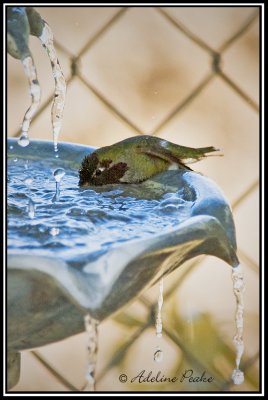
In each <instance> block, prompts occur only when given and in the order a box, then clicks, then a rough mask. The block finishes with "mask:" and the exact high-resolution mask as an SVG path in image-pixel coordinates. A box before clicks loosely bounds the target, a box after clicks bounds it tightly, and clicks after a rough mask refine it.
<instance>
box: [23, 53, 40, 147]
mask: <svg viewBox="0 0 268 400" xmlns="http://www.w3.org/2000/svg"><path fill="white" fill-rule="evenodd" d="M22 64H23V67H24V72H25V75H26V76H27V78H28V82H29V86H30V94H31V105H30V107H29V108H28V110H27V111H26V113H25V115H24V118H23V122H22V128H21V135H20V137H19V140H18V144H19V145H20V146H21V147H26V146H28V144H29V143H30V140H29V133H28V132H29V127H30V123H31V120H32V118H33V116H34V114H35V113H36V111H37V109H38V107H39V104H40V100H41V89H40V85H39V82H38V80H37V74H36V68H35V65H34V61H33V58H32V57H31V56H29V57H26V58H25V59H24V60H23V61H22Z"/></svg>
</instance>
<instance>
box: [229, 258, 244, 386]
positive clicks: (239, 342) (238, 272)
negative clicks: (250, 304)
mask: <svg viewBox="0 0 268 400" xmlns="http://www.w3.org/2000/svg"><path fill="white" fill-rule="evenodd" d="M232 280H233V290H234V295H235V298H236V313H235V323H236V334H235V336H234V339H233V341H234V345H235V348H236V368H235V369H234V370H233V373H232V380H233V382H234V384H235V385H240V384H241V383H243V382H244V373H243V371H241V370H240V369H239V366H240V361H241V358H242V355H243V352H244V341H243V325H244V324H243V322H244V321H243V313H244V299H243V292H244V290H245V283H244V274H243V270H242V267H241V265H238V266H237V267H234V268H232Z"/></svg>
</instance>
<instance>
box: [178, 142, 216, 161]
mask: <svg viewBox="0 0 268 400" xmlns="http://www.w3.org/2000/svg"><path fill="white" fill-rule="evenodd" d="M218 151H221V150H220V149H216V148H215V147H213V146H209V147H199V148H197V149H193V152H192V154H191V156H190V157H189V158H187V159H184V160H183V162H185V163H186V164H191V163H194V162H197V161H200V160H202V159H203V158H206V157H211V156H223V153H217V154H210V153H214V152H218Z"/></svg>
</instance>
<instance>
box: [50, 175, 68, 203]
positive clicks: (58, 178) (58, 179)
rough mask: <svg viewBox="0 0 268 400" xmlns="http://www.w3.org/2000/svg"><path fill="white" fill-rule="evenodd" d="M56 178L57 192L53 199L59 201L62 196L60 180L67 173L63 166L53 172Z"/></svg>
mask: <svg viewBox="0 0 268 400" xmlns="http://www.w3.org/2000/svg"><path fill="white" fill-rule="evenodd" d="M53 175H54V179H55V181H56V193H55V195H54V197H53V199H52V201H53V202H55V201H59V198H60V182H61V180H62V178H63V177H64V175H65V171H64V169H63V168H58V169H56V170H55V171H54V173H53Z"/></svg>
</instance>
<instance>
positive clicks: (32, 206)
mask: <svg viewBox="0 0 268 400" xmlns="http://www.w3.org/2000/svg"><path fill="white" fill-rule="evenodd" d="M28 216H29V218H31V219H33V218H34V217H35V204H34V202H33V200H32V199H29V203H28Z"/></svg>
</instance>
